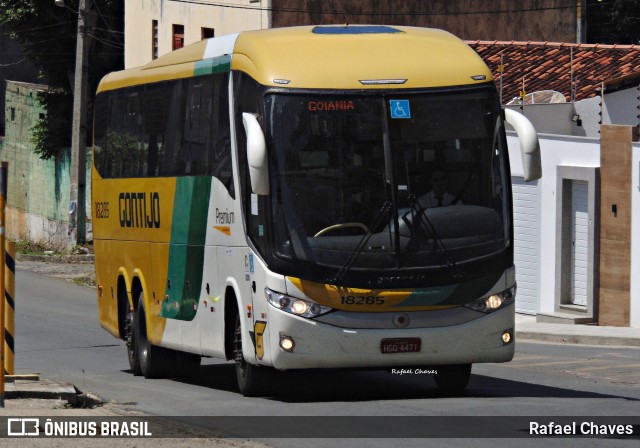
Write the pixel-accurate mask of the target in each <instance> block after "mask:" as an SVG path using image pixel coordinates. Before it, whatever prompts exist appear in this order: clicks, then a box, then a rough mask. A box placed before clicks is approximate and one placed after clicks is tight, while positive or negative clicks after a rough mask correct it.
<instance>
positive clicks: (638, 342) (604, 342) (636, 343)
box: [516, 331, 640, 347]
mask: <svg viewBox="0 0 640 448" xmlns="http://www.w3.org/2000/svg"><path fill="white" fill-rule="evenodd" d="M518 340H521V341H539V342H553V343H558V344H579V345H598V346H617V347H640V339H636V338H631V337H617V336H599V335H586V334H582V335H568V334H553V333H540V332H534V331H516V341H518Z"/></svg>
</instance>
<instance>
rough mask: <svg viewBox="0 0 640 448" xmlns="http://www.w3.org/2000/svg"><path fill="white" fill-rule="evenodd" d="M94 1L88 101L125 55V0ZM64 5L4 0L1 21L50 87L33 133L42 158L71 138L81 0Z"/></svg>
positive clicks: (50, 1)
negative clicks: (44, 109) (42, 111)
mask: <svg viewBox="0 0 640 448" xmlns="http://www.w3.org/2000/svg"><path fill="white" fill-rule="evenodd" d="M92 3H93V7H92V8H90V11H91V12H90V15H89V18H88V24H89V26H88V30H87V33H88V36H89V42H90V48H89V76H88V91H89V105H91V104H92V102H93V92H95V90H96V87H97V85H98V82H99V81H100V79H101V78H102V76H104V75H105V74H106V73H108V72H110V71H113V70H119V69H121V68H122V67H123V59H124V58H123V53H124V33H123V28H124V20H123V17H124V0H99V1H94V2H92ZM66 4H67V8H60V7H58V6H56V5H55V4H54V1H53V0H0V23H3V24H5V25H7V26H8V27H9V29H10V30H11V37H12V38H13V39H15V40H16V41H17V42H19V44H20V46H21V48H22V51H23V52H24V53H25V55H26V56H27V57H28V58H29V59H30V60H31V61H32V62H33V63H34V65H35V66H36V67H37V68H38V70H39V71H40V77H41V79H42V81H43V83H46V84H48V86H49V89H48V91H46V92H45V93H43V94H41V95H39V97H38V98H39V100H40V102H41V103H42V104H43V105H44V106H45V107H46V110H47V114H46V116H44V117H41V118H40V121H39V122H38V124H37V125H36V126H35V127H34V128H33V133H32V141H33V142H34V144H35V151H36V152H37V153H38V154H39V155H40V157H42V158H43V159H48V158H50V157H53V156H55V155H56V154H57V153H58V151H59V150H60V149H61V148H62V147H65V146H69V145H70V142H71V124H72V103H73V96H72V92H73V77H74V70H75V51H76V35H77V24H78V14H77V10H78V1H77V0H66ZM89 109H91V107H90V108H89ZM88 116H91V114H89V115H88ZM88 135H89V136H90V135H91V133H90V132H89V133H88Z"/></svg>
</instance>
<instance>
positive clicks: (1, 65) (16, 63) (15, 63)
mask: <svg viewBox="0 0 640 448" xmlns="http://www.w3.org/2000/svg"><path fill="white" fill-rule="evenodd" d="M26 60H27V58H24V59H20V60H19V61H17V62H11V63H9V64H0V67H11V66H14V65H18V64H22V63H23V62H24V61H26Z"/></svg>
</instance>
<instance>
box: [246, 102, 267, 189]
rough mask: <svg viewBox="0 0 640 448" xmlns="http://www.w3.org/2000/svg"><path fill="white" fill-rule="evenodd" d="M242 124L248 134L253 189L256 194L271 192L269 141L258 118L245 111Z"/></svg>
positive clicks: (248, 160) (248, 152)
mask: <svg viewBox="0 0 640 448" xmlns="http://www.w3.org/2000/svg"><path fill="white" fill-rule="evenodd" d="M242 124H243V125H244V130H245V132H246V134H247V162H248V163H249V177H250V179H251V190H252V191H253V192H254V193H255V194H259V195H268V194H269V159H268V157H267V143H266V141H265V138H264V133H263V132H262V127H261V126H260V123H258V118H257V117H256V116H255V115H253V114H249V113H246V112H244V113H243V114H242Z"/></svg>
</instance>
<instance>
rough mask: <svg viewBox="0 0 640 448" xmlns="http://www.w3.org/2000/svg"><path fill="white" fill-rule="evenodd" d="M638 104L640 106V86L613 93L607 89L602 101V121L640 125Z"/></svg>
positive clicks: (605, 122)
mask: <svg viewBox="0 0 640 448" xmlns="http://www.w3.org/2000/svg"><path fill="white" fill-rule="evenodd" d="M638 106H640V86H634V87H630V88H628V89H624V90H619V91H617V92H612V93H606V91H605V95H604V101H603V102H602V123H604V124H624V125H628V126H638V125H640V119H639V118H638V112H639V111H638Z"/></svg>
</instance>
